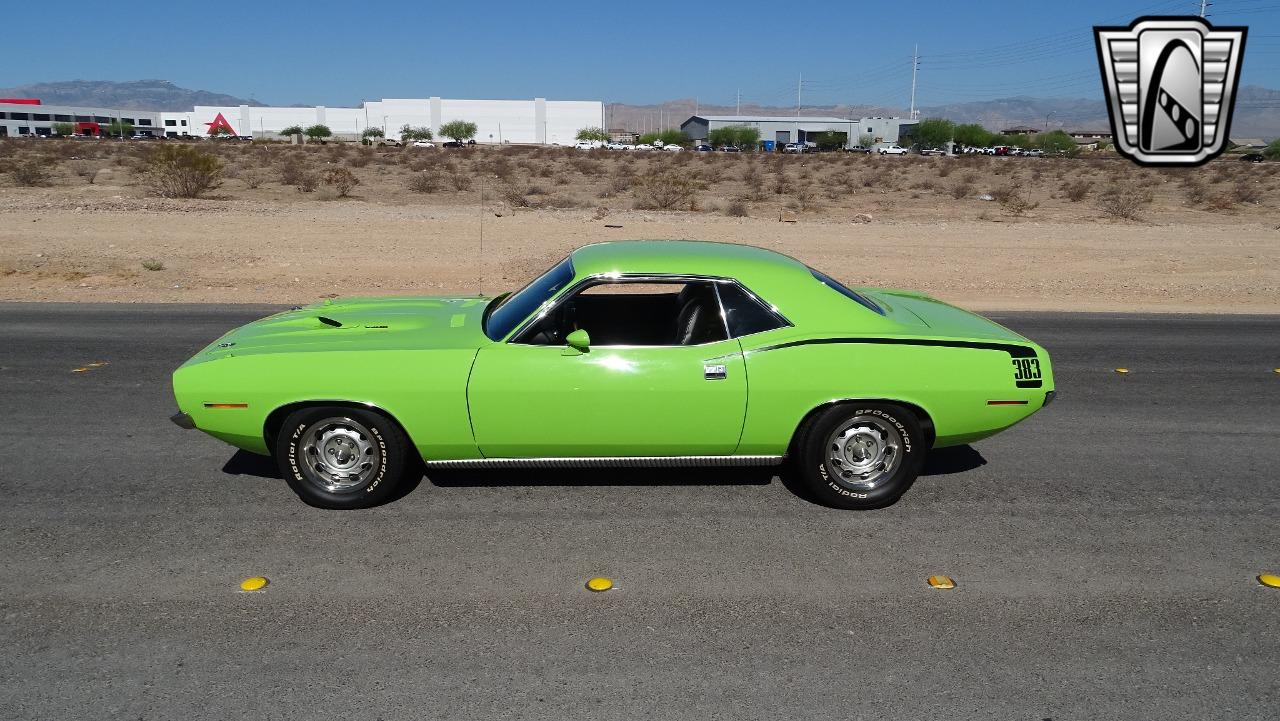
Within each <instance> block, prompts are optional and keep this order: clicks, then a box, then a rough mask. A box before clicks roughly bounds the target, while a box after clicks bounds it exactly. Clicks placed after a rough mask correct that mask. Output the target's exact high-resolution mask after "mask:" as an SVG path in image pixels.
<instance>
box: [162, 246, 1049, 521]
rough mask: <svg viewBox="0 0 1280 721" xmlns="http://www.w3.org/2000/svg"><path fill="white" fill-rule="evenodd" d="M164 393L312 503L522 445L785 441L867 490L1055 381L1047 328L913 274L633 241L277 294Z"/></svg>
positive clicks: (573, 458) (785, 458)
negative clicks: (382, 287)
mask: <svg viewBox="0 0 1280 721" xmlns="http://www.w3.org/2000/svg"><path fill="white" fill-rule="evenodd" d="M637 283H643V284H645V285H646V287H647V288H654V287H655V286H656V288H657V290H647V292H646V294H644V295H639V294H635V293H630V292H627V289H626V287H625V286H626V285H627V284H637ZM784 314H785V315H784ZM699 368H701V369H702V375H701V376H699V375H698V372H697V371H698V369H699ZM748 376H750V383H748V382H747V379H748ZM173 393H174V398H175V400H176V401H177V407H178V412H177V413H176V414H174V415H173V416H172V420H173V422H174V423H175V424H177V425H178V426H179V427H181V428H184V429H199V430H200V431H203V432H205V433H208V434H209V435H211V436H213V437H215V438H217V439H219V440H222V441H224V442H226V443H229V444H231V445H233V446H235V447H238V448H241V449H243V450H245V451H248V452H250V453H257V454H262V455H265V456H273V457H274V459H275V463H276V465H277V467H278V468H279V471H280V473H281V475H282V476H283V478H284V480H285V482H287V483H288V484H289V486H290V487H291V488H292V489H293V490H294V491H295V492H296V493H297V494H298V495H299V496H300V497H301V498H302V500H304V501H305V502H306V503H309V504H311V505H313V506H318V507H322V508H348V509H350V508H363V507H368V506H373V505H377V504H380V503H383V502H386V501H389V500H391V499H393V498H395V497H396V496H397V494H398V493H403V492H404V491H405V490H406V487H407V486H408V485H409V484H411V483H413V482H414V481H415V480H417V478H418V477H419V476H420V473H421V470H420V469H421V468H422V467H423V465H425V467H426V469H427V472H428V473H431V472H434V471H436V470H443V469H450V468H454V469H483V468H499V469H503V473H504V474H508V475H507V477H508V478H511V479H513V480H515V481H516V482H518V476H516V475H515V474H516V473H517V472H518V471H517V470H515V469H519V468H521V467H532V468H558V467H569V468H590V469H600V468H604V469H607V468H613V467H620V466H639V467H650V468H658V469H665V468H669V467H675V466H693V467H698V466H708V465H716V466H759V465H769V464H773V465H780V464H782V463H784V462H790V463H791V469H792V472H793V473H794V475H795V479H796V481H797V485H799V486H801V487H803V489H804V490H805V491H806V492H807V494H808V495H811V496H812V497H813V498H814V500H816V501H818V502H820V503H823V504H825V505H828V506H834V507H839V508H847V509H862V508H876V507H881V506H885V505H888V504H891V503H893V502H894V501H895V500H896V499H897V498H898V497H899V496H901V495H902V493H904V492H905V491H906V490H907V488H908V487H909V486H910V485H911V483H912V481H913V480H914V479H915V477H916V476H917V475H918V474H919V473H920V471H921V469H922V467H923V466H924V463H925V458H926V456H927V455H928V454H929V453H930V452H931V450H933V449H937V448H945V447H950V446H961V445H963V444H967V443H972V442H974V441H977V440H981V439H983V438H986V437H989V436H992V435H995V434H997V433H999V432H1001V431H1003V430H1005V429H1006V428H1009V427H1010V426H1013V425H1015V424H1017V423H1019V422H1021V421H1023V420H1025V419H1026V418H1027V417H1029V416H1031V415H1032V414H1034V413H1036V412H1037V411H1039V410H1040V409H1041V408H1043V407H1044V406H1046V405H1047V404H1048V403H1049V402H1050V401H1051V400H1053V397H1054V393H1055V388H1054V379H1053V372H1052V369H1051V366H1050V361H1049V355H1048V354H1047V353H1046V352H1045V350H1044V349H1043V348H1042V347H1040V346H1039V345H1037V344H1035V343H1034V342H1032V341H1030V340H1028V339H1027V338H1025V337H1023V336H1021V335H1019V334H1017V333H1014V332H1013V331H1011V330H1008V329H1007V328H1004V327H1003V326H1001V325H999V324H997V323H994V322H992V321H989V320H987V319H986V318H983V317H981V316H978V315H974V314H971V313H967V312H965V311H963V310H961V309H959V308H956V307H954V306H951V305H948V304H946V303H943V302H941V301H938V300H935V299H933V298H930V297H928V296H926V295H924V294H922V293H918V292H913V291H907V290H886V289H877V288H849V287H846V286H844V285H843V284H841V283H839V282H838V281H836V280H834V279H833V278H831V277H830V276H827V275H825V274H823V273H821V272H819V271H817V270H814V269H812V268H809V267H807V266H805V265H804V264H803V263H801V262H800V261H797V260H795V259H793V258H790V257H787V256H785V255H781V254H779V253H775V252H773V251H770V250H765V249H762V248H753V247H750V246H743V245H737V244H733V243H705V242H688V241H622V242H613V243H600V244H596V245H590V246H587V247H585V248H579V249H578V250H575V251H574V252H572V253H571V254H570V255H569V256H568V257H567V258H565V259H564V260H562V261H560V262H559V263H557V264H556V265H555V266H554V267H552V268H551V269H550V270H548V271H547V272H546V273H545V274H543V275H542V276H541V277H539V278H537V279H536V280H534V281H533V282H531V283H530V284H529V285H527V286H525V288H524V289H523V290H520V291H518V292H516V293H514V294H511V293H503V294H501V295H499V296H497V297H496V298H492V299H490V298H478V297H475V296H470V297H405V296H398V297H382V298H367V299H359V298H356V299H348V300H326V301H324V302H322V303H316V304H313V305H308V306H305V307H300V308H295V309H293V310H287V311H283V312H279V313H276V314H274V315H271V316H269V317H267V318H263V319H262V320H258V321H255V322H252V323H249V324H247V325H244V326H241V327H239V328H235V329H232V330H230V331H229V332H227V333H226V334H224V335H222V336H221V337H220V338H218V339H216V340H215V341H214V342H212V343H211V344H209V345H208V346H207V347H206V348H204V349H203V350H201V351H199V352H198V353H196V355H194V356H193V357H192V358H190V359H189V360H188V361H186V362H185V363H183V364H182V366H181V367H180V368H178V369H177V370H176V371H175V372H174V374H173ZM1026 432H1027V430H1026V429H1024V431H1023V435H1025V433H1026ZM1050 440H1051V439H1048V438H1046V442H1048V441H1050ZM203 448H204V446H203V445H202V446H201V449H202V450H201V451H200V452H201V453H204V451H203ZM164 452H165V453H166V454H170V455H171V454H173V453H174V452H175V451H174V448H173V447H172V444H168V443H166V448H165V451H164ZM604 472H607V471H604ZM255 485H256V484H255ZM637 492H638V491H637ZM257 494H258V489H256V488H248V487H247V486H246V487H245V488H244V489H243V492H242V495H244V496H245V497H246V498H249V497H250V496H253V497H256V496H257ZM732 495H733V496H734V497H736V496H737V495H739V494H732Z"/></svg>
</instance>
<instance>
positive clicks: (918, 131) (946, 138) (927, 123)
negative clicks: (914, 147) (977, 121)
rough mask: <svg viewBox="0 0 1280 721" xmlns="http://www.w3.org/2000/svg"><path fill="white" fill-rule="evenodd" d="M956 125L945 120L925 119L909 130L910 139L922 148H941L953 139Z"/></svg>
mask: <svg viewBox="0 0 1280 721" xmlns="http://www.w3.org/2000/svg"><path fill="white" fill-rule="evenodd" d="M955 132H956V124H955V123H953V122H951V121H950V120H947V119H946V118H925V119H924V120H921V121H920V122H919V123H916V126H915V127H914V128H912V130H911V139H912V140H913V141H914V142H915V143H917V144H918V145H920V147H922V148H941V147H943V146H944V145H946V144H947V143H949V142H951V139H952V138H953V137H955Z"/></svg>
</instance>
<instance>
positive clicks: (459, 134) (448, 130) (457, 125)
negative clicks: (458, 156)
mask: <svg viewBox="0 0 1280 721" xmlns="http://www.w3.org/2000/svg"><path fill="white" fill-rule="evenodd" d="M440 135H442V136H444V137H446V138H449V139H450V140H453V141H456V142H459V143H461V142H462V141H464V140H470V139H472V138H474V137H475V136H476V124H475V123H473V122H471V121H470V120H450V121H449V122H447V123H445V124H444V125H441V126H440Z"/></svg>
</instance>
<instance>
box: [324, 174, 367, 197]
mask: <svg viewBox="0 0 1280 721" xmlns="http://www.w3.org/2000/svg"><path fill="white" fill-rule="evenodd" d="M324 184H325V185H327V186H329V187H331V188H333V190H334V192H336V193H337V194H338V197H339V198H345V197H347V196H349V195H351V191H352V189H354V188H355V187H356V186H357V185H359V184H360V179H359V178H357V177H356V174H355V173H353V172H351V171H350V170H348V169H346V168H343V167H337V168H329V169H328V170H327V171H325V174H324Z"/></svg>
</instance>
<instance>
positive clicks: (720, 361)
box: [467, 278, 747, 458]
mask: <svg viewBox="0 0 1280 721" xmlns="http://www.w3.org/2000/svg"><path fill="white" fill-rule="evenodd" d="M626 280H627V279H626V278H623V279H621V281H622V282H625V281H626ZM614 305H615V308H614V309H613V310H611V311H610V313H611V314H612V315H611V316H610V315H604V316H600V315H597V316H593V317H591V318H589V319H588V320H587V321H586V325H585V327H583V328H582V329H583V330H587V331H588V332H589V333H590V332H591V327H592V326H594V327H595V328H596V330H595V333H594V335H596V336H597V337H598V338H601V339H602V342H601V343H600V344H593V345H590V346H589V347H588V348H587V350H586V351H585V352H582V351H579V350H577V349H574V348H571V347H569V346H568V345H567V344H565V343H564V342H563V341H561V340H559V336H557V335H554V334H553V337H554V338H555V339H556V340H555V341H554V342H550V343H548V344H541V345H540V344H532V343H527V342H514V341H510V342H505V343H496V344H493V345H491V346H486V347H484V348H483V349H481V350H480V352H479V353H478V354H477V356H476V360H475V364H474V366H473V368H472V372H471V377H470V379H469V381H468V386H467V394H468V407H469V408H470V411H471V422H472V430H473V432H474V433H475V439H476V443H477V445H478V446H479V448H480V451H481V453H483V454H484V455H485V456H486V457H488V458H543V457H546V458H564V457H569V458H572V457H617V456H719V455H730V454H732V453H733V452H734V450H735V449H736V448H737V445H738V440H739V437H740V436H741V433H742V423H743V419H744V417H745V413H746V403H747V379H746V373H745V364H744V361H743V357H742V348H741V345H740V344H739V342H738V341H737V340H735V339H730V338H727V333H724V334H722V335H721V337H720V338H719V339H713V340H710V341H708V342H701V343H696V344H687V345H672V344H656V343H655V342H654V341H653V340H652V339H651V338H648V337H641V338H639V339H638V340H639V342H638V343H627V342H623V341H626V340H628V338H627V337H626V335H625V334H620V333H618V332H614V329H611V328H609V327H607V325H606V324H607V323H609V322H610V321H609V318H610V317H612V318H613V319H614V320H615V321H616V322H618V323H624V322H627V321H628V319H627V318H626V317H625V314H626V313H627V312H634V313H646V314H648V311H645V309H644V307H643V304H642V303H641V304H637V303H631V304H618V303H615V304H614ZM628 307H630V308H632V309H633V310H632V311H628V310H627V308H628ZM717 315H718V311H717ZM630 320H634V319H630Z"/></svg>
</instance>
